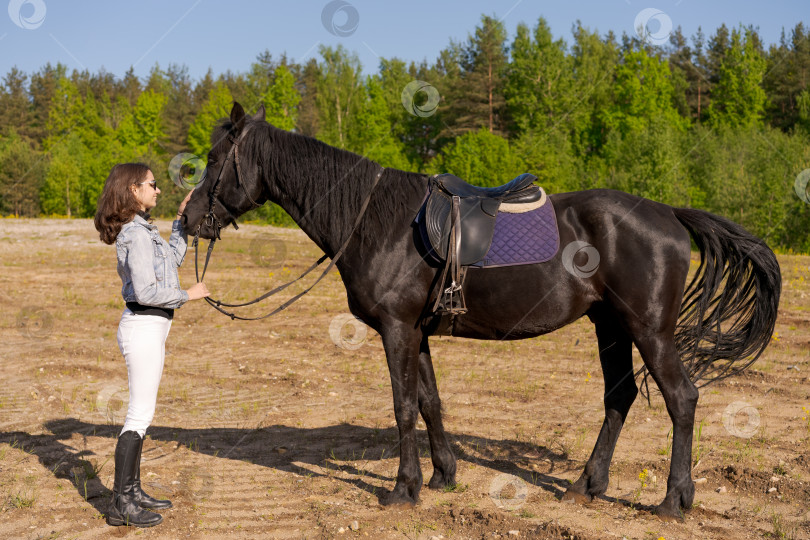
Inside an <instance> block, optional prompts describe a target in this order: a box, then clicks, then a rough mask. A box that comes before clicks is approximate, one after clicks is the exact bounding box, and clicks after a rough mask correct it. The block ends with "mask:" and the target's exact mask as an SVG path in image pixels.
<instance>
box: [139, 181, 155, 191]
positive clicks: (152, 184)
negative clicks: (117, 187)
mask: <svg viewBox="0 0 810 540" xmlns="http://www.w3.org/2000/svg"><path fill="white" fill-rule="evenodd" d="M144 184H149V185H150V186H152V189H154V190H155V191H157V180H152V181H151V182H141V183H140V184H138V185H139V186H142V185H144Z"/></svg>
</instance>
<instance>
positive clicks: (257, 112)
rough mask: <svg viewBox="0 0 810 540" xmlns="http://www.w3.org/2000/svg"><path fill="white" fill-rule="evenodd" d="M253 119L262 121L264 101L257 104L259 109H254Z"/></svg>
mask: <svg viewBox="0 0 810 540" xmlns="http://www.w3.org/2000/svg"><path fill="white" fill-rule="evenodd" d="M253 119H254V120H261V121H262V122H264V103H262V104H261V105H259V110H258V111H256V114H254V115H253Z"/></svg>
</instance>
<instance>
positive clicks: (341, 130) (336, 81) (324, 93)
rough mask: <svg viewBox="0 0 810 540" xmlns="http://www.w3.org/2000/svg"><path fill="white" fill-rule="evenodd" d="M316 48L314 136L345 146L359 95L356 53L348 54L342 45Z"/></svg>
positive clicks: (360, 84) (360, 82) (359, 84)
mask: <svg viewBox="0 0 810 540" xmlns="http://www.w3.org/2000/svg"><path fill="white" fill-rule="evenodd" d="M318 51H319V53H320V55H321V57H323V62H321V63H319V64H318V69H319V74H318V75H319V76H318V82H317V104H318V112H319V113H320V117H319V121H318V125H319V126H320V127H319V131H318V138H319V139H321V140H322V141H324V142H326V143H328V144H331V145H333V146H337V147H338V148H346V145H347V143H348V140H347V133H348V132H349V131H350V130H351V122H352V119H353V118H354V116H355V114H356V112H357V106H358V101H360V99H361V97H360V96H362V95H363V83H362V80H361V79H360V73H361V71H362V66H361V65H360V60H359V59H358V58H357V55H356V54H354V53H352V54H349V53H348V52H347V51H346V49H344V48H343V46H342V45H338V46H337V47H336V48H334V49H333V48H331V47H327V46H325V45H321V46H320V48H319V49H318Z"/></svg>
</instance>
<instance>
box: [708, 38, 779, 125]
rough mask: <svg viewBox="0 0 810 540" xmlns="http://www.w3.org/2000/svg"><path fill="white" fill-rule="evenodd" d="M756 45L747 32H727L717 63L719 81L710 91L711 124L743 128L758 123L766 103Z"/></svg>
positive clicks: (763, 70)
mask: <svg viewBox="0 0 810 540" xmlns="http://www.w3.org/2000/svg"><path fill="white" fill-rule="evenodd" d="M756 43H757V42H756V40H755V38H754V35H753V33H752V31H751V30H750V29H747V30H745V31H742V30H733V31H732V32H731V42H730V46H729V48H728V50H727V51H726V54H725V56H724V57H723V59H722V61H721V63H720V72H719V79H718V81H717V85H716V86H715V88H714V90H713V92H712V102H711V105H710V110H709V116H710V118H711V121H712V123H713V124H714V125H727V126H732V127H747V126H754V125H759V124H761V123H762V119H763V116H764V112H765V103H766V96H765V90H763V88H762V77H763V75H764V74H765V58H764V57H763V55H762V53H761V52H760V51H759V50H758V49H757V48H756Z"/></svg>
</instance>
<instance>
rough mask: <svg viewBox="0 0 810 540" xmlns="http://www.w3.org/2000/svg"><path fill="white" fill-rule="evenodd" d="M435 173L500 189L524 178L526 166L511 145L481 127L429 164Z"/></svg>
mask: <svg viewBox="0 0 810 540" xmlns="http://www.w3.org/2000/svg"><path fill="white" fill-rule="evenodd" d="M430 166H431V168H432V172H435V173H445V172H447V173H451V174H455V175H456V176H459V177H461V178H463V179H465V180H467V181H468V182H470V183H472V184H475V185H478V186H490V187H491V186H497V185H500V184H502V183H504V181H506V180H510V179H512V178H513V177H515V176H517V175H518V174H521V173H522V172H524V171H523V163H522V161H521V159H520V158H519V157H518V156H516V155H515V153H514V152H513V151H512V149H511V147H510V146H509V141H507V140H506V139H504V138H503V137H500V136H498V135H495V134H494V133H490V131H489V130H488V129H487V128H485V127H482V128H481V129H479V130H478V131H470V132H468V133H465V134H464V135H461V136H460V137H458V138H457V139H456V140H455V141H454V142H452V143H450V144H448V145H447V146H445V147H444V148H443V149H442V152H441V154H439V155H438V156H437V157H436V159H435V160H433V161H432V162H431V163H430Z"/></svg>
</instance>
